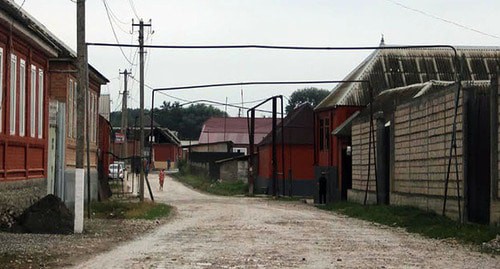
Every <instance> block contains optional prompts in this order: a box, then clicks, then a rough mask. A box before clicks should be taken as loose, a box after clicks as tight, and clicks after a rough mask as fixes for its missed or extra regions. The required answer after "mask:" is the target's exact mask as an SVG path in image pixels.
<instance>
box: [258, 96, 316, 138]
mask: <svg viewBox="0 0 500 269" xmlns="http://www.w3.org/2000/svg"><path fill="white" fill-rule="evenodd" d="M283 124H284V128H285V133H284V139H285V143H286V144H313V143H314V131H313V128H314V126H313V108H312V106H311V105H310V104H309V103H304V104H302V105H300V106H299V107H297V108H295V109H294V110H293V111H292V112H290V113H289V114H288V115H287V116H286V117H285V118H284V119H283ZM281 132H282V128H281V125H279V126H278V130H277V131H276V140H277V141H276V142H277V143H281ZM271 143H272V134H271V133H269V134H267V135H266V137H265V138H264V139H263V140H262V142H261V143H260V144H259V146H261V145H267V144H271Z"/></svg>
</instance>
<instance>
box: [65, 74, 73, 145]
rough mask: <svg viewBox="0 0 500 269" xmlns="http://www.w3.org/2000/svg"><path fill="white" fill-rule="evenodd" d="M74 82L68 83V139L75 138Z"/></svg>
mask: <svg viewBox="0 0 500 269" xmlns="http://www.w3.org/2000/svg"><path fill="white" fill-rule="evenodd" d="M73 85H74V84H73V80H72V79H70V80H69V81H68V121H67V122H66V123H67V124H68V126H67V129H68V137H73V98H74V97H73Z"/></svg>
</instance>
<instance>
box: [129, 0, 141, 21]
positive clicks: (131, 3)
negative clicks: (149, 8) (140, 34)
mask: <svg viewBox="0 0 500 269" xmlns="http://www.w3.org/2000/svg"><path fill="white" fill-rule="evenodd" d="M128 3H129V4H130V7H131V8H132V11H133V12H134V15H135V17H136V18H137V19H138V20H141V19H140V18H139V15H137V10H136V9H135V5H134V1H133V0H128Z"/></svg>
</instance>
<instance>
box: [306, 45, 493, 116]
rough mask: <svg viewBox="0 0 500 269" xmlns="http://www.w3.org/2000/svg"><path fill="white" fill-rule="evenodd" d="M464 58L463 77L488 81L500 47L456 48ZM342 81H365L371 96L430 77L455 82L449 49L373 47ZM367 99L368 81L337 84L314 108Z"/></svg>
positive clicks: (354, 104)
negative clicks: (372, 50) (369, 87)
mask: <svg viewBox="0 0 500 269" xmlns="http://www.w3.org/2000/svg"><path fill="white" fill-rule="evenodd" d="M457 50H458V53H459V55H460V58H461V60H462V61H463V70H464V72H463V77H462V79H463V80H488V79H491V78H492V76H493V75H494V74H495V72H496V69H497V68H498V67H499V66H500V47H472V46H467V47H465V46H464V47H457ZM344 79H345V80H368V81H370V84H371V86H372V88H373V96H377V95H378V94H379V93H380V92H382V91H384V90H387V89H391V88H397V87H404V86H408V85H412V84H418V83H424V82H427V81H430V80H440V81H455V67H454V64H453V51H452V50H450V49H442V48H436V49H433V48H431V49H429V48H426V49H381V50H375V51H374V52H373V53H372V54H370V55H369V56H368V57H367V58H366V59H365V60H364V61H363V62H362V63H361V64H360V65H358V67H356V68H355V69H354V70H353V71H351V73H349V75H347V76H346V77H345V78H344ZM368 102H369V91H368V85H367V83H340V84H338V85H337V86H336V87H335V88H334V89H333V90H332V92H331V93H330V95H328V96H327V97H326V98H325V99H324V100H323V101H321V103H319V104H318V105H317V106H316V108H315V110H318V109H324V108H329V107H334V106H343V105H344V106H364V105H366V104H368Z"/></svg>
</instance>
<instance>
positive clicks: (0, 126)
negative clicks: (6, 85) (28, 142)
mask: <svg viewBox="0 0 500 269" xmlns="http://www.w3.org/2000/svg"><path fill="white" fill-rule="evenodd" d="M3 59H4V58H3V48H2V47H0V133H1V132H2V131H3Z"/></svg>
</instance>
